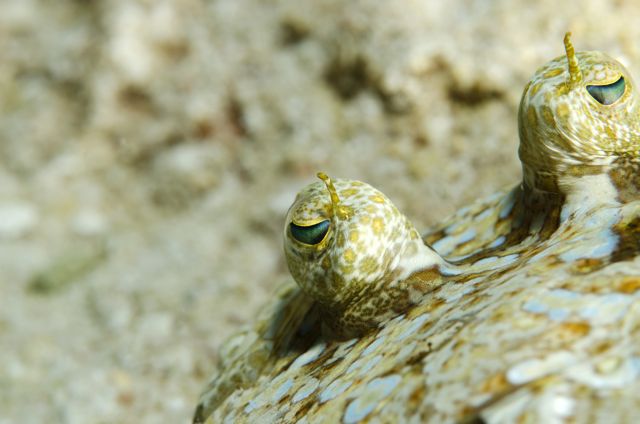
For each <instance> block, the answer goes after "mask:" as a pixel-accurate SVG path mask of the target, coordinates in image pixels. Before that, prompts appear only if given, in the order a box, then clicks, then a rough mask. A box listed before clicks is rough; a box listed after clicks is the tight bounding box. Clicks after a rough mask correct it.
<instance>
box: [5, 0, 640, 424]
mask: <svg viewBox="0 0 640 424" xmlns="http://www.w3.org/2000/svg"><path fill="white" fill-rule="evenodd" d="M267 3H272V4H267ZM639 17H640V3H638V2H635V1H631V0H629V1H605V0H588V1H584V2H574V3H569V2H564V3H563V2H558V1H550V0H541V1H537V2H532V1H531V0H493V1H489V0H476V1H470V0H466V1H464V0H455V1H450V2H441V1H435V0H423V1H418V0H402V1H394V2H380V1H379V0H360V1H354V2H351V1H349V2H345V1H339V0H324V1H319V0H316V1H306V2H300V1H296V0H281V1H274V2H265V1H260V0H212V1H198V0H175V1H162V0H159V1H130V0H129V1H126V0H113V1H111V2H100V1H82V2H81V1H77V0H76V1H72V0H61V1H56V2H48V1H45V0H5V1H4V2H3V4H2V12H1V13H0V346H1V348H0V364H2V366H0V423H2V424H4V423H18V422H19V423H40V422H45V421H46V422H56V423H57V422H60V423H89V422H104V423H111V422H114V423H115V422H118V423H124V422H132V423H133V422H135V423H157V422H172V423H173V422H176V423H177V422H188V421H189V419H190V416H191V414H192V411H193V409H194V407H195V404H196V401H197V396H198V394H199V392H200V390H201V389H202V387H203V385H204V384H205V381H206V380H207V378H208V376H209V374H211V373H212V372H213V370H214V369H215V364H216V361H217V349H218V347H219V346H220V344H221V343H222V341H223V340H224V339H225V338H226V337H227V336H229V335H230V334H231V333H232V332H233V331H235V330H236V329H238V328H239V327H240V326H241V325H242V324H244V323H247V322H249V321H251V319H252V317H254V316H255V314H256V311H257V310H258V308H259V307H260V305H261V304H263V303H265V302H266V301H267V300H268V299H269V296H270V293H272V291H273V290H274V288H275V286H276V285H277V284H278V283H279V282H281V281H283V280H284V279H287V278H289V277H288V273H287V271H286V265H285V263H284V260H283V255H282V247H281V243H282V241H281V228H282V225H283V219H284V214H285V212H286V210H287V208H288V206H289V204H290V203H291V202H292V200H293V198H294V196H295V193H296V192H297V191H298V190H299V189H300V188H301V187H303V186H304V185H305V184H307V183H308V182H310V181H312V180H313V178H314V175H315V172H316V171H318V170H323V171H325V172H326V173H328V174H329V175H331V176H334V177H343V178H353V179H360V180H364V181H367V182H369V183H371V184H372V185H374V186H376V187H378V188H379V189H381V190H382V191H383V192H384V193H386V194H387V195H388V196H389V197H390V198H391V199H392V200H393V201H394V202H395V203H396V205H397V206H398V207H399V208H400V209H401V210H403V211H404V212H405V213H406V214H407V215H408V216H409V217H410V218H411V219H412V221H413V222H415V223H416V225H417V226H418V228H422V229H426V228H428V226H429V225H430V224H433V223H435V222H437V221H438V220H440V219H442V218H444V217H445V216H446V215H448V214H449V213H451V212H453V211H455V210H456V208H458V207H460V206H462V205H463V204H465V203H467V202H470V201H472V200H474V199H476V198H478V197H481V196H483V195H487V194H490V193H491V192H493V191H494V190H496V189H498V188H502V187H504V186H505V185H509V184H513V183H515V182H517V181H518V179H519V178H520V171H519V163H518V161H517V125H516V113H517V107H518V102H519V97H520V94H521V91H522V89H523V87H524V85H525V84H526V82H527V80H528V78H529V77H530V76H531V75H532V74H533V72H534V71H535V69H536V68H537V67H538V66H540V65H542V64H543V63H545V62H546V61H547V60H549V59H551V58H553V57H555V56H558V55H561V54H562V53H563V47H562V36H563V34H564V32H565V31H567V30H572V31H573V33H574V36H573V41H574V44H575V46H576V48H577V49H578V50H590V49H598V50H603V51H606V52H608V53H610V54H611V55H612V56H614V57H616V58H618V59H620V60H621V61H623V63H625V64H627V65H628V67H629V68H630V69H631V71H632V74H633V73H636V72H635V70H637V69H640V66H639V65H640V43H638V40H640V27H639V26H638V25H637V24H636V23H637V20H638V18H639Z"/></svg>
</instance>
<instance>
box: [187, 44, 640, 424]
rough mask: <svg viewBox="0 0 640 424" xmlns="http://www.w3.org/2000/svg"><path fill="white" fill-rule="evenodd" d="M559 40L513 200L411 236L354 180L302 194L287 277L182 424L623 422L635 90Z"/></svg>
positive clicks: (529, 124) (635, 281) (638, 338)
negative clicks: (560, 50)
mask: <svg viewBox="0 0 640 424" xmlns="http://www.w3.org/2000/svg"><path fill="white" fill-rule="evenodd" d="M564 43H565V50H566V55H565V56H562V57H558V58H556V59H554V60H552V61H551V62H549V63H547V64H546V65H544V66H543V67H542V68H540V69H539V70H538V71H537V72H536V73H535V75H534V76H533V79H532V80H531V81H530V82H529V84H527V86H526V88H525V90H524V94H523V96H522V101H521V104H520V110H519V115H518V122H519V133H520V149H519V156H520V160H521V162H522V169H523V180H522V182H521V183H520V184H519V185H518V186H516V187H515V188H513V189H512V190H509V191H505V192H500V193H497V194H495V195H493V196H491V197H489V198H487V199H485V200H483V201H481V202H479V203H477V204H474V205H471V206H469V207H466V208H463V209H461V210H459V211H458V212H457V213H456V214H455V215H454V216H453V217H451V218H450V219H449V220H447V221H446V222H445V223H443V224H442V225H440V226H438V227H437V228H435V229H434V230H432V231H430V232H429V233H427V234H426V235H424V236H423V237H420V236H419V235H418V232H417V230H416V229H415V228H414V227H413V225H412V224H411V223H410V222H409V221H408V220H407V219H406V218H405V217H404V216H403V215H402V214H401V213H400V212H399V211H398V210H397V209H396V208H395V206H393V204H391V202H390V201H389V200H388V199H387V198H386V197H385V196H384V195H383V194H382V193H380V192H379V191H378V190H376V189H374V188H373V187H371V186H369V185H367V184H365V183H362V182H357V181H350V180H341V179H336V180H334V181H332V180H331V179H330V178H329V177H327V176H326V175H324V174H319V177H320V179H321V181H318V182H317V183H315V184H311V185H310V186H308V187H306V188H305V189H303V190H302V192H301V193H300V194H299V195H298V197H297V198H296V200H295V202H294V204H293V206H292V207H291V209H290V211H289V213H288V216H287V222H286V226H285V254H286V257H287V262H288V264H289V268H290V270H291V274H292V275H293V277H294V279H295V281H296V282H297V284H294V283H293V282H292V283H289V284H285V285H284V286H283V287H281V289H280V291H279V293H278V295H277V297H276V299H274V300H273V301H272V302H271V303H270V304H269V305H268V306H267V307H266V308H265V310H264V311H263V313H262V315H261V316H260V317H259V318H258V319H257V320H256V322H255V324H254V325H253V326H252V327H250V328H247V329H245V330H244V331H242V332H240V333H239V334H237V335H235V336H234V337H232V338H231V339H230V340H229V341H227V343H226V344H225V345H224V346H223V348H222V351H221V364H220V366H219V370H218V372H217V373H216V375H215V376H214V378H213V379H212V380H211V382H210V384H209V386H208V387H207V389H206V390H205V392H204V393H203V395H202V397H201V399H200V403H199V405H198V408H197V411H196V415H195V417H194V422H198V423H199V422H205V421H206V422H207V423H242V422H248V423H255V422H259V423H270V422H283V423H284V422H286V423H288V422H301V423H325V422H343V423H358V422H370V423H395V422H414V423H423V422H433V423H446V422H492V423H493V422H496V423H501V422H509V423H510V422H544V423H554V422H589V423H590V422H640V261H639V260H638V252H639V251H640V201H639V200H638V199H639V198H640V194H639V192H638V190H639V188H640V174H639V172H638V166H639V165H638V157H639V154H640V152H639V148H640V105H639V104H638V101H639V99H638V96H639V94H638V91H637V88H636V87H635V84H634V82H633V81H632V79H631V77H630V75H629V73H628V72H627V70H626V69H625V68H624V67H623V66H622V65H621V64H620V63H618V62H617V61H615V60H614V59H611V58H610V57H609V56H607V55H605V54H603V53H600V52H578V53H575V51H574V49H573V46H572V44H571V41H570V38H569V34H567V35H566V36H565V40H564Z"/></svg>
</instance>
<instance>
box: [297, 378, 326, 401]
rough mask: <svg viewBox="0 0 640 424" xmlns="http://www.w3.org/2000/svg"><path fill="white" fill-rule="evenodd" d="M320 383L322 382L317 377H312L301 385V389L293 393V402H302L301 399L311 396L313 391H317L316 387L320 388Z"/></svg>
mask: <svg viewBox="0 0 640 424" xmlns="http://www.w3.org/2000/svg"><path fill="white" fill-rule="evenodd" d="M318 384H320V382H319V381H318V379H317V378H312V379H311V380H309V381H308V382H306V383H305V384H304V386H302V387H300V389H299V390H298V391H297V392H296V394H295V395H293V399H292V402H293V403H296V402H300V401H301V400H303V399H306V398H307V397H309V395H310V394H311V393H313V392H315V391H316V389H317V388H318Z"/></svg>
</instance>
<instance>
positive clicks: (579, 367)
mask: <svg viewBox="0 0 640 424" xmlns="http://www.w3.org/2000/svg"><path fill="white" fill-rule="evenodd" d="M634 359H636V360H634ZM568 375H569V377H570V378H571V379H573V380H575V381H577V382H578V383H581V384H584V385H586V386H591V387H595V388H603V389H604V388H607V389H614V388H619V389H621V388H625V387H629V385H632V384H633V383H634V382H636V381H637V379H638V377H640V368H639V367H638V365H637V358H633V359H627V360H625V361H624V362H620V363H618V365H617V366H616V367H613V368H612V369H610V370H608V372H606V373H602V372H599V371H598V370H597V369H596V367H594V366H593V364H589V363H580V364H576V365H575V366H573V367H571V368H570V369H569V370H568Z"/></svg>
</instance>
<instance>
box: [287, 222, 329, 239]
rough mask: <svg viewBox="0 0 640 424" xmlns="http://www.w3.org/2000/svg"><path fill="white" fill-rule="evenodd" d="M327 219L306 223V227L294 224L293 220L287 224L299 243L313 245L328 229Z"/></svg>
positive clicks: (322, 237)
mask: <svg viewBox="0 0 640 424" xmlns="http://www.w3.org/2000/svg"><path fill="white" fill-rule="evenodd" d="M329 224H330V222H329V220H328V219H327V220H325V221H321V222H318V223H317V224H313V225H308V226H306V227H303V226H300V225H296V224H294V223H293V222H292V223H291V224H289V228H290V229H291V235H292V236H293V238H294V239H296V240H298V241H299V242H300V243H304V244H310V245H315V244H318V243H320V242H321V241H322V240H323V239H324V236H326V235H327V232H328V231H329Z"/></svg>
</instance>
